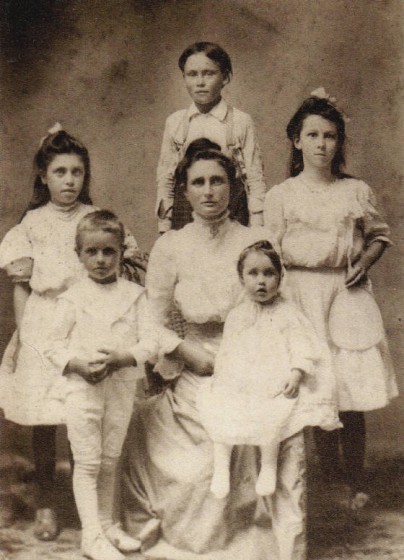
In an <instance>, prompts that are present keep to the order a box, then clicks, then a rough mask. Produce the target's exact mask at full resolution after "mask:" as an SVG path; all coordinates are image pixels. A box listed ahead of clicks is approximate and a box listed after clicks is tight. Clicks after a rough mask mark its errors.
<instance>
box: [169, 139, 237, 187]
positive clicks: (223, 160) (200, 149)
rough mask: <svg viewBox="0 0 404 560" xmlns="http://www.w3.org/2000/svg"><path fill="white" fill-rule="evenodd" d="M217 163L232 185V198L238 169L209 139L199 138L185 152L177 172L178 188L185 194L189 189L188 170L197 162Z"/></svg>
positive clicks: (176, 181)
mask: <svg viewBox="0 0 404 560" xmlns="http://www.w3.org/2000/svg"><path fill="white" fill-rule="evenodd" d="M201 160H203V161H217V163H218V164H219V165H220V166H221V167H222V168H223V169H224V170H225V172H226V175H227V179H228V181H229V185H230V198H231V196H232V194H233V190H235V189H236V188H237V185H236V174H237V171H236V168H235V166H234V163H233V162H232V160H231V159H229V158H228V157H227V156H225V155H224V154H223V152H221V151H220V146H219V145H218V144H216V143H215V142H211V140H208V139H207V138H198V139H197V140H194V141H193V142H191V143H190V144H189V146H188V148H187V150H186V152H185V155H184V157H183V159H182V160H181V161H180V163H179V164H178V166H177V169H176V170H175V183H176V185H178V188H179V189H180V190H182V191H183V192H185V190H186V188H187V180H188V169H189V168H190V167H191V166H192V165H193V164H194V163H195V162H197V161H201Z"/></svg>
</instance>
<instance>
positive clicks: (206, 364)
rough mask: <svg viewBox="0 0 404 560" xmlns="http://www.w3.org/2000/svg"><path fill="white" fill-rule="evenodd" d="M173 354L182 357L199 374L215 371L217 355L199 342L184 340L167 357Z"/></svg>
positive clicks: (203, 374) (205, 374)
mask: <svg viewBox="0 0 404 560" xmlns="http://www.w3.org/2000/svg"><path fill="white" fill-rule="evenodd" d="M171 355H172V357H174V358H179V359H181V360H182V361H183V362H184V363H185V364H186V365H187V366H188V367H189V369H191V370H192V371H193V372H194V373H196V374H197V375H200V376H208V375H212V373H213V366H214V363H215V355H214V354H213V352H210V351H209V350H206V348H204V347H203V346H202V345H201V344H198V343H197V342H191V341H188V340H184V341H183V342H181V344H179V345H178V346H177V348H176V349H175V350H174V352H172V353H171V354H169V355H168V356H167V357H169V356H171Z"/></svg>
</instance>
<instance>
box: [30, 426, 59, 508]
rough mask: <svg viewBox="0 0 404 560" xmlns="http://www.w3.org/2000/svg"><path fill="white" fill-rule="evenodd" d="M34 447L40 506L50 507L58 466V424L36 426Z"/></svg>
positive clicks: (33, 436) (33, 433)
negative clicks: (56, 467)
mask: <svg viewBox="0 0 404 560" xmlns="http://www.w3.org/2000/svg"><path fill="white" fill-rule="evenodd" d="M32 447H33V451H34V463H35V473H36V478H37V481H38V485H39V491H40V495H39V500H38V508H50V507H52V504H53V499H52V491H53V478H54V474H55V466H56V426H34V428H33V432H32Z"/></svg>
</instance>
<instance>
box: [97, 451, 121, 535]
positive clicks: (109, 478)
mask: <svg viewBox="0 0 404 560" xmlns="http://www.w3.org/2000/svg"><path fill="white" fill-rule="evenodd" d="M117 466H118V457H105V456H103V457H102V459H101V466H100V474H99V475H98V504H99V517H100V522H101V526H102V528H103V530H104V531H106V530H107V529H108V528H109V527H111V525H113V523H114V522H113V512H114V496H115V490H116V476H117Z"/></svg>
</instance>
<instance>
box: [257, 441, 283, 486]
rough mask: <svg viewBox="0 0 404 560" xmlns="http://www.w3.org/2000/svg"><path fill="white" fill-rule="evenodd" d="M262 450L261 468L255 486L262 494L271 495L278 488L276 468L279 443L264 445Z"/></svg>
mask: <svg viewBox="0 0 404 560" xmlns="http://www.w3.org/2000/svg"><path fill="white" fill-rule="evenodd" d="M260 450H261V469H260V473H259V475H258V480H257V484H256V486H255V489H256V492H257V494H259V495H260V496H271V495H272V494H273V493H274V492H275V488H276V470H277V469H276V468H277V463H278V453H279V443H278V442H274V443H272V444H271V445H263V446H261V447H260Z"/></svg>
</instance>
